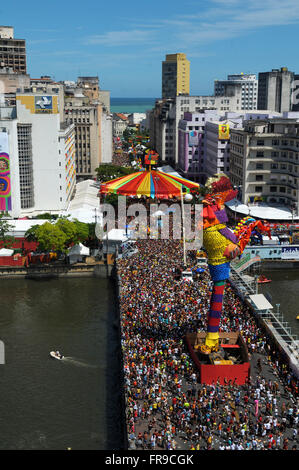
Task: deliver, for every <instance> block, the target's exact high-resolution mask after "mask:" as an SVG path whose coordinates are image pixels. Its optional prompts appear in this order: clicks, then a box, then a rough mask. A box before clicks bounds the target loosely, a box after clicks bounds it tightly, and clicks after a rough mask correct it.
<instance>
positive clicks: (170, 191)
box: [100, 170, 199, 199]
mask: <svg viewBox="0 0 299 470" xmlns="http://www.w3.org/2000/svg"><path fill="white" fill-rule="evenodd" d="M198 188H199V184H198V183H194V182H193V181H189V180H186V179H184V178H181V177H177V176H172V175H169V174H167V173H163V172H162V171H157V170H151V171H149V170H143V171H138V172H137V173H131V174H130V175H126V176H122V177H120V178H116V179H113V180H111V181H108V182H107V183H102V184H101V189H100V194H111V193H112V194H119V195H123V196H147V197H152V198H155V197H156V198H160V199H168V198H172V197H180V195H181V192H182V193H183V194H186V193H190V192H192V191H196V190H197V189H198Z"/></svg>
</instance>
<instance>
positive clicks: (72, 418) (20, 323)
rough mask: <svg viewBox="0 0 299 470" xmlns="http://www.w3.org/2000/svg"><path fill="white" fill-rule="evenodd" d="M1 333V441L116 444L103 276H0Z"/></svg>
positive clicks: (111, 327)
mask: <svg viewBox="0 0 299 470" xmlns="http://www.w3.org/2000/svg"><path fill="white" fill-rule="evenodd" d="M0 339H1V340H2V341H3V342H4V345H5V365H0V436H1V439H0V449H51V450H52V449H67V448H71V449H74V450H76V449H86V450H92V449H100V450H109V449H120V448H122V446H123V442H122V435H123V433H122V428H123V426H122V419H121V416H122V410H121V396H120V393H121V392H120V374H121V364H120V353H119V340H118V330H117V310H116V305H115V295H114V288H113V285H112V284H111V282H110V281H109V280H106V279H93V278H90V279H87V278H86V279H84V278H81V279H59V280H43V281H33V280H25V279H24V280H1V316H0ZM51 350H59V351H61V352H62V353H63V354H64V355H65V356H66V359H65V360H63V361H58V360H55V359H52V358H51V357H50V356H49V352H50V351H51Z"/></svg>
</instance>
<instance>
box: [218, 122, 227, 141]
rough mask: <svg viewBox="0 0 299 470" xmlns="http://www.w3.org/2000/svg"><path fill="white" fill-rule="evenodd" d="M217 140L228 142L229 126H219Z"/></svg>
mask: <svg viewBox="0 0 299 470" xmlns="http://www.w3.org/2000/svg"><path fill="white" fill-rule="evenodd" d="M218 137H219V140H229V124H219V131H218Z"/></svg>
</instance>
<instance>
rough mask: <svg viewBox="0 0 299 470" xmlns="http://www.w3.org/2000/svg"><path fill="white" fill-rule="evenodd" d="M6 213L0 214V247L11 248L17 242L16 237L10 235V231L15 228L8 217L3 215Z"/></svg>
mask: <svg viewBox="0 0 299 470" xmlns="http://www.w3.org/2000/svg"><path fill="white" fill-rule="evenodd" d="M4 216H5V214H3V213H2V214H0V248H3V247H4V248H10V247H11V246H12V245H13V243H14V242H15V238H14V237H12V236H11V235H8V232H11V231H12V230H13V227H12V225H11V224H10V223H9V221H8V220H7V219H4V218H3V217H4Z"/></svg>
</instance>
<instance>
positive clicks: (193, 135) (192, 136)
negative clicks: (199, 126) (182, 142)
mask: <svg viewBox="0 0 299 470" xmlns="http://www.w3.org/2000/svg"><path fill="white" fill-rule="evenodd" d="M194 145H198V132H196V131H190V132H189V147H193V146H194Z"/></svg>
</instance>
